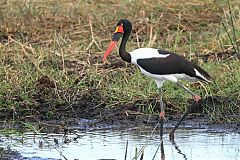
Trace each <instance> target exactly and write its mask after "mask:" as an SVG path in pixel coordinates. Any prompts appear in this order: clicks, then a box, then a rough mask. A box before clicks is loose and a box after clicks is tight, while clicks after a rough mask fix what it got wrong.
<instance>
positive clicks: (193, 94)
mask: <svg viewBox="0 0 240 160" xmlns="http://www.w3.org/2000/svg"><path fill="white" fill-rule="evenodd" d="M177 85H178V86H180V87H181V88H183V89H184V90H185V91H187V92H188V93H189V94H191V95H192V96H193V98H194V101H196V102H198V101H199V100H200V99H201V97H200V96H199V95H197V94H196V93H194V92H192V91H191V90H189V89H188V88H187V87H185V86H184V85H183V84H182V83H180V82H177Z"/></svg>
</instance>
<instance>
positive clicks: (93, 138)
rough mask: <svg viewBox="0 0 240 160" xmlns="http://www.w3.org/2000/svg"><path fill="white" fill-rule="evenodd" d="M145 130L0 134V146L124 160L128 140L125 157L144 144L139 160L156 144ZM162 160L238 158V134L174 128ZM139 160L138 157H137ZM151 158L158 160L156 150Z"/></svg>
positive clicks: (34, 153)
mask: <svg viewBox="0 0 240 160" xmlns="http://www.w3.org/2000/svg"><path fill="white" fill-rule="evenodd" d="M152 131H153V129H152V128H148V129H139V128H137V129H127V130H95V131H78V130H76V131H74V133H70V134H68V135H67V136H65V137H64V136H63V134H44V133H42V134H41V135H34V134H33V133H30V132H27V133H24V135H21V136H19V135H14V134H13V135H8V136H4V135H0V147H5V148H6V147H10V148H11V149H12V150H17V151H18V152H19V153H21V155H22V156H23V157H29V158H30V157H32V159H35V160H42V159H46V158H52V159H64V157H65V158H66V159H69V160H72V159H79V160H100V159H101V160H102V159H118V160H124V155H125V146H126V142H127V141H128V151H127V160H131V159H133V158H134V155H135V150H136V148H137V149H138V150H140V149H141V148H142V147H144V157H143V160H149V159H152V158H153V156H154V154H155V152H156V151H157V149H158V147H159V133H158V131H156V132H154V133H153V134H152V133H151V132H152ZM163 139H164V152H165V159H166V160H186V159H188V160H208V159H216V160H226V159H227V160H240V136H239V134H238V133H218V132H215V131H211V130H206V129H195V130H187V129H181V130H177V132H176V135H175V143H172V142H171V141H169V140H168V134H167V132H166V134H164V137H163ZM138 159H139V158H138ZM155 159H158V160H159V159H160V151H159V150H158V151H157V154H156V157H155Z"/></svg>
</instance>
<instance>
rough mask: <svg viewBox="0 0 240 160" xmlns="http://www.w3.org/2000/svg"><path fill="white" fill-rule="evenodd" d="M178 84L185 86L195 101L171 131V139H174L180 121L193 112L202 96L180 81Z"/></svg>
mask: <svg viewBox="0 0 240 160" xmlns="http://www.w3.org/2000/svg"><path fill="white" fill-rule="evenodd" d="M177 84H178V86H180V87H181V88H183V89H184V90H185V91H187V92H188V93H189V94H191V95H192V96H193V97H194V103H193V104H192V105H191V106H190V107H189V108H188V109H187V110H186V112H185V113H184V114H183V115H182V116H181V118H180V119H179V120H178V122H177V123H176V125H175V126H174V128H173V129H172V130H171V131H170V133H169V138H170V140H174V132H175V130H176V129H177V127H178V126H179V125H180V123H181V122H182V121H183V119H184V118H185V117H186V116H187V115H188V114H189V112H191V110H192V108H193V107H194V106H196V105H197V104H198V101H199V100H200V99H201V97H200V96H198V95H197V94H196V93H194V92H192V91H190V90H189V89H188V88H187V87H185V86H184V85H183V84H181V83H180V82H177Z"/></svg>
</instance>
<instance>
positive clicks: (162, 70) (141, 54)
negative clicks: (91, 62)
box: [103, 19, 211, 127]
mask: <svg viewBox="0 0 240 160" xmlns="http://www.w3.org/2000/svg"><path fill="white" fill-rule="evenodd" d="M131 31H132V23H131V22H130V21H129V20H127V19H122V20H120V21H119V22H118V23H117V28H116V31H115V33H114V35H113V37H112V41H111V43H110V44H109V46H108V48H107V50H106V52H105V54H104V56H103V61H105V60H106V58H107V57H108V56H109V55H110V53H111V52H112V50H113V49H114V48H115V47H116V46H117V42H118V40H119V39H120V38H122V41H121V44H120V47H119V55H120V57H121V58H122V59H123V60H124V61H126V62H129V63H133V64H135V65H137V66H138V67H139V68H140V70H141V72H142V73H143V74H144V75H146V76H148V77H151V78H152V79H153V80H154V81H155V82H156V84H157V87H158V89H159V94H160V111H161V112H160V118H161V119H164V115H165V112H164V107H163V101H162V85H163V83H164V82H165V81H172V82H175V83H176V84H178V86H180V87H181V88H183V89H184V90H186V91H187V92H188V93H189V94H191V95H192V96H193V99H194V101H195V102H198V101H199V100H200V99H201V97H200V96H198V95H197V94H195V93H194V92H192V91H190V90H189V89H188V88H187V87H185V86H184V85H183V84H181V83H180V82H179V81H178V80H179V79H186V80H190V81H199V80H201V81H205V82H210V80H211V77H210V75H209V74H208V73H207V72H206V71H204V70H203V69H202V68H201V67H199V66H197V65H196V64H193V63H191V62H189V61H187V60H185V59H184V58H183V57H181V56H179V55H177V54H176V53H173V52H169V51H164V50H161V49H155V48H139V49H136V50H133V51H132V52H127V51H126V43H127V40H128V38H129V36H130V34H131ZM175 127H176V126H175Z"/></svg>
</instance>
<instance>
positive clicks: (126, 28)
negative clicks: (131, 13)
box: [117, 19, 132, 33]
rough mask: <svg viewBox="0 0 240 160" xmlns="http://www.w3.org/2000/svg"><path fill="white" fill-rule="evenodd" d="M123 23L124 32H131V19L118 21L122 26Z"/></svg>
mask: <svg viewBox="0 0 240 160" xmlns="http://www.w3.org/2000/svg"><path fill="white" fill-rule="evenodd" d="M121 25H123V31H124V33H125V32H129V31H130V32H131V30H132V23H131V22H130V21H129V20H127V19H121V20H120V21H118V23H117V26H121Z"/></svg>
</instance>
